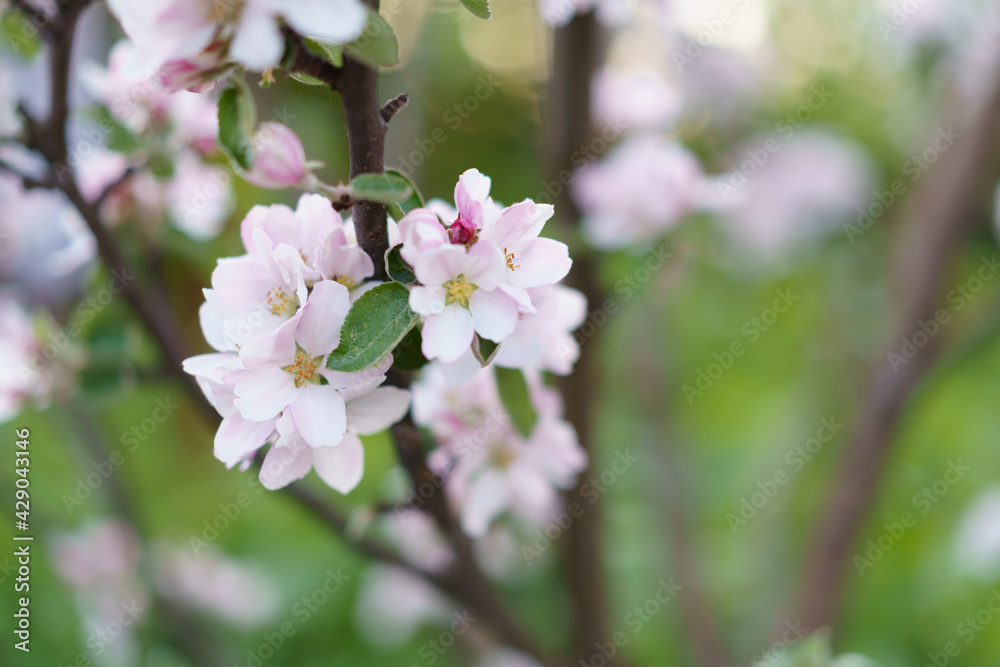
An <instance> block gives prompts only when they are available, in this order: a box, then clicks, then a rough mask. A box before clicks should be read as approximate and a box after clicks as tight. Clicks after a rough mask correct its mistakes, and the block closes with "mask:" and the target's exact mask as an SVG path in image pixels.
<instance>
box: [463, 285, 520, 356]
mask: <svg viewBox="0 0 1000 667" xmlns="http://www.w3.org/2000/svg"><path fill="white" fill-rule="evenodd" d="M469 311H470V312H471V313H472V321H473V322H474V323H475V327H476V333H478V334H479V335H480V336H482V337H483V338H488V339H489V340H492V341H493V342H496V343H499V342H500V341H502V340H503V339H504V338H506V337H507V336H509V335H511V334H512V333H513V332H514V327H515V326H517V303H515V302H514V300H513V299H511V298H510V297H509V296H507V295H506V294H504V293H503V292H501V291H500V290H496V291H493V292H484V291H483V290H476V291H475V292H473V293H472V297H470V298H469Z"/></svg>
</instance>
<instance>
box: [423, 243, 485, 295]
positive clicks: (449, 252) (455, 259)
mask: <svg viewBox="0 0 1000 667" xmlns="http://www.w3.org/2000/svg"><path fill="white" fill-rule="evenodd" d="M475 247H476V246H473V248H475ZM468 268H469V260H468V259H467V257H466V252H465V248H463V247H461V246H455V245H446V246H441V247H438V248H432V249H430V250H428V251H426V252H422V253H420V255H419V256H418V257H417V261H416V263H415V264H414V265H413V271H414V273H416V275H417V280H419V281H420V282H421V283H422V284H424V285H441V284H443V283H446V282H448V281H449V280H453V279H454V278H455V277H456V276H458V275H459V274H462V273H466V271H467V270H468ZM466 278H468V275H466Z"/></svg>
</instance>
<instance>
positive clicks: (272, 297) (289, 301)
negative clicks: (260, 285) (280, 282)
mask: <svg viewBox="0 0 1000 667" xmlns="http://www.w3.org/2000/svg"><path fill="white" fill-rule="evenodd" d="M267 305H269V306H270V307H271V314H272V315H291V314H292V313H294V312H295V311H296V310H297V309H298V307H299V299H298V297H295V296H289V295H288V293H287V292H285V290H283V289H281V288H280V287H276V288H275V289H273V290H271V291H270V292H268V293H267Z"/></svg>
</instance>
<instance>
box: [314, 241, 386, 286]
mask: <svg viewBox="0 0 1000 667" xmlns="http://www.w3.org/2000/svg"><path fill="white" fill-rule="evenodd" d="M320 272H321V273H322V274H323V277H324V278H326V279H328V280H337V279H341V280H342V279H344V278H346V279H348V280H350V282H352V283H354V286H357V285H360V284H361V283H363V282H364V281H365V280H366V279H368V278H371V277H372V276H373V275H375V264H374V263H373V262H372V258H371V257H369V256H368V253H366V252H365V251H364V250H362V249H361V248H358V247H357V246H352V247H349V248H327V249H326V250H325V251H324V253H323V260H322V265H321V266H320Z"/></svg>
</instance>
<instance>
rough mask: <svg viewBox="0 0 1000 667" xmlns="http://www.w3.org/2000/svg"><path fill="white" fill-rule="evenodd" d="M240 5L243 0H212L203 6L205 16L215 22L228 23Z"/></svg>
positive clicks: (237, 12)
mask: <svg viewBox="0 0 1000 667" xmlns="http://www.w3.org/2000/svg"><path fill="white" fill-rule="evenodd" d="M242 7H243V0H212V1H211V2H209V3H208V6H207V7H205V17H206V18H207V19H208V20H210V21H215V22H216V23H230V22H232V21H234V20H235V19H236V16H237V14H239V11H240V9H241V8H242Z"/></svg>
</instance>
